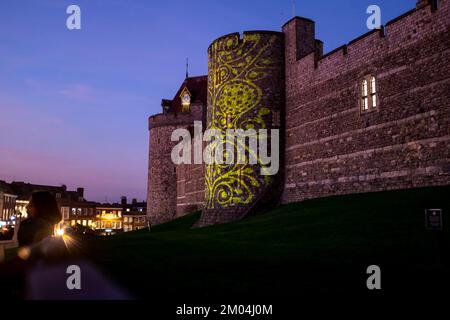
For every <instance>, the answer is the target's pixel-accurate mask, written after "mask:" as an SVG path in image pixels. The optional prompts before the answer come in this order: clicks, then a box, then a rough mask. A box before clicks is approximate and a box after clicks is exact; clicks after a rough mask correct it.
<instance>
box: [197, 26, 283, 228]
mask: <svg viewBox="0 0 450 320" xmlns="http://www.w3.org/2000/svg"><path fill="white" fill-rule="evenodd" d="M208 56H209V63H208V96H207V101H208V102H207V103H208V105H207V127H208V129H215V130H218V131H219V132H220V133H221V134H223V135H224V137H225V138H224V140H223V142H222V143H220V142H219V143H213V144H211V146H212V148H211V150H212V151H213V154H215V153H214V152H215V150H217V148H219V147H220V145H222V146H221V148H223V149H224V150H225V149H227V146H228V150H230V146H231V149H232V150H233V152H232V153H231V154H233V157H234V159H235V161H234V163H233V164H220V163H218V162H217V161H215V162H214V163H213V164H207V165H206V169H205V209H204V211H203V214H202V217H201V219H200V221H199V223H198V225H199V226H204V225H209V224H215V223H222V222H228V221H233V220H237V219H240V218H242V217H244V216H246V215H248V214H251V213H252V212H256V211H260V210H261V208H262V207H267V206H268V205H269V204H270V203H274V202H276V201H278V199H279V196H280V191H281V189H282V186H281V184H280V183H281V182H280V181H281V179H280V175H281V172H278V171H277V173H275V174H273V173H272V174H268V171H267V168H268V167H269V166H270V165H268V164H267V163H265V162H264V161H263V160H262V158H261V156H260V153H258V151H260V150H259V149H258V150H255V148H254V147H252V145H251V143H250V140H251V139H252V138H255V139H257V141H258V144H259V143H260V141H261V140H260V139H262V137H263V136H266V137H267V138H266V139H267V140H266V141H267V146H268V147H267V148H264V149H266V150H265V151H266V152H268V153H269V154H270V148H271V144H272V143H277V144H278V145H279V146H281V145H283V142H282V141H281V140H282V139H283V133H282V132H279V138H280V140H279V139H278V138H277V139H275V136H274V135H273V133H272V131H271V129H278V130H279V129H280V123H281V122H280V120H281V119H282V117H283V114H284V100H285V99H284V93H285V88H284V35H283V34H282V33H279V32H272V31H251V32H244V34H243V37H242V38H241V37H240V35H239V33H233V34H229V35H226V36H223V37H221V38H219V39H217V40H215V41H214V42H213V43H212V44H211V45H210V47H209V49H208ZM230 129H233V130H234V131H235V132H239V131H236V130H239V129H242V130H244V131H245V134H244V136H243V137H244V139H245V140H242V139H240V140H239V139H237V138H236V136H234V137H233V136H230V135H227V134H226V133H227V130H230ZM260 129H266V130H267V135H265V134H264V131H260ZM252 130H254V131H252ZM255 132H256V134H255ZM243 141H245V143H244V144H243V143H242V142H243ZM243 149H244V150H245V157H244V158H242V157H241V155H242V153H239V150H241V152H242V150H243ZM267 149H268V150H267ZM282 153H283V151H282V150H281V149H279V152H278V155H277V156H278V159H279V161H282V156H281V155H282ZM238 154H240V155H238ZM227 156H229V154H228V152H225V153H224V159H226V157H227ZM272 156H274V155H272ZM252 157H253V160H251V159H252ZM238 158H239V159H238ZM216 160H217V159H216ZM255 160H256V162H255ZM272 160H273V161H276V159H275V158H274V157H272ZM279 168H280V169H281V168H282V165H281V163H280V164H279ZM265 171H266V172H265Z"/></svg>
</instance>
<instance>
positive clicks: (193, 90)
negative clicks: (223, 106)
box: [161, 76, 208, 113]
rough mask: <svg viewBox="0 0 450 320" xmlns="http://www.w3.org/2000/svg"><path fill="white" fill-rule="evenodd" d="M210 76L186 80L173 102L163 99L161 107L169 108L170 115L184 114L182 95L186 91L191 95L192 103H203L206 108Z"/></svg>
mask: <svg viewBox="0 0 450 320" xmlns="http://www.w3.org/2000/svg"><path fill="white" fill-rule="evenodd" d="M207 86H208V76H198V77H190V78H186V79H185V80H184V81H183V83H182V84H181V86H180V88H179V89H178V91H177V93H176V94H175V96H174V98H173V99H172V100H167V99H163V100H162V101H161V106H162V107H163V108H164V107H167V108H168V111H166V112H169V113H179V112H182V103H181V94H182V93H183V91H184V90H185V89H187V90H188V91H189V93H190V94H191V103H198V102H200V103H202V104H203V105H205V106H206V95H207Z"/></svg>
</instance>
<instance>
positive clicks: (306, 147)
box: [282, 1, 450, 203]
mask: <svg viewBox="0 0 450 320" xmlns="http://www.w3.org/2000/svg"><path fill="white" fill-rule="evenodd" d="M424 2H425V1H419V3H418V8H417V10H412V11H410V12H408V13H406V14H405V15H404V16H402V17H400V18H397V19H395V20H394V21H392V22H390V23H388V24H387V25H386V26H385V28H384V29H382V30H379V31H373V32H370V33H368V34H366V35H364V36H362V37H360V38H358V39H356V40H354V41H352V42H351V43H349V44H348V45H346V46H344V47H341V48H339V49H337V50H335V51H334V52H332V53H330V54H327V55H326V56H320V54H318V52H317V51H316V50H313V47H312V43H313V41H314V35H311V32H314V27H313V26H312V25H313V22H312V21H309V20H305V19H293V20H291V21H289V22H288V23H287V24H286V25H285V26H284V28H283V31H284V33H285V35H286V53H285V54H286V60H287V61H286V106H287V110H286V112H287V114H288V117H287V119H286V133H287V134H286V178H285V189H284V193H283V197H282V200H283V202H285V203H289V202H294V201H301V200H304V199H308V198H317V197H323V196H328V195H337V194H347V193H358V192H371V191H380V190H387V189H400V188H412V187H419V186H432V185H445V184H449V183H450V161H449V160H450V148H449V145H450V106H449V101H450V77H449V75H450V72H449V71H450V70H449V62H450V49H449V48H450V37H449V34H450V33H449V32H450V29H449V25H450V5H449V1H441V2H440V5H439V8H437V10H435V9H436V7H435V5H434V4H433V6H431V5H429V4H428V2H426V3H424ZM424 4H425V5H424ZM299 24H300V25H304V24H307V25H308V24H309V25H310V27H309V28H298V25H299ZM304 32H306V34H303V33H304ZM299 39H300V40H299ZM302 39H303V40H302ZM304 39H309V45H308V48H310V49H309V52H304V51H303V52H302V54H303V55H304V54H305V53H307V55H306V56H304V57H303V58H301V59H297V57H298V53H297V51H298V41H302V42H305V40H304ZM368 74H370V75H373V76H374V77H375V78H376V79H377V92H378V93H377V95H378V101H379V104H378V106H377V108H375V109H373V110H372V111H370V112H362V111H361V106H360V99H359V97H360V89H361V88H360V85H359V83H360V79H363V78H364V77H365V76H366V75H368Z"/></svg>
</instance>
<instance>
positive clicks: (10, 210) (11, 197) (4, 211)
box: [0, 181, 17, 225]
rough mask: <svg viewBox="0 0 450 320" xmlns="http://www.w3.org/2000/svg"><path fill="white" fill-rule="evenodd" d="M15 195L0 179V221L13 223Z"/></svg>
mask: <svg viewBox="0 0 450 320" xmlns="http://www.w3.org/2000/svg"><path fill="white" fill-rule="evenodd" d="M16 199H17V195H15V194H14V191H13V190H12V189H11V187H10V186H9V184H8V183H6V182H5V181H0V223H1V224H3V225H5V224H14V219H15V215H16V211H15V207H16Z"/></svg>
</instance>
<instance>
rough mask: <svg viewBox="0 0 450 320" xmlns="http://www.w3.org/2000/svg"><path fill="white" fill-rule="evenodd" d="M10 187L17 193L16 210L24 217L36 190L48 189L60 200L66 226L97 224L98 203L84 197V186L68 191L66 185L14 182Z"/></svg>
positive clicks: (59, 203) (90, 225) (91, 225)
mask: <svg viewBox="0 0 450 320" xmlns="http://www.w3.org/2000/svg"><path fill="white" fill-rule="evenodd" d="M10 188H11V189H12V190H13V193H14V194H16V195H17V201H16V204H15V211H16V212H17V213H20V214H21V215H22V217H26V206H27V205H28V203H29V200H30V198H31V195H32V193H33V192H36V191H48V192H50V193H51V194H53V195H54V196H55V198H56V201H57V202H58V205H59V207H60V210H61V216H62V218H63V222H64V224H65V226H67V227H68V226H75V225H76V224H79V225H83V226H86V227H90V228H91V227H93V226H94V225H95V213H96V212H95V208H96V204H95V203H94V202H89V201H86V200H85V199H84V188H77V190H76V191H68V190H67V187H66V186H65V185H62V186H46V185H35V184H30V183H25V182H12V183H11V184H10Z"/></svg>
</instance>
